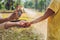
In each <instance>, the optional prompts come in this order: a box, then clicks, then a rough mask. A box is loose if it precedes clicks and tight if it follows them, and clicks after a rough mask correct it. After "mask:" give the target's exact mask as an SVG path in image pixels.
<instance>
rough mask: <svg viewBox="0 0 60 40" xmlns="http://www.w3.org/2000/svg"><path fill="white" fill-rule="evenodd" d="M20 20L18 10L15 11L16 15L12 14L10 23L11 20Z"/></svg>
mask: <svg viewBox="0 0 60 40" xmlns="http://www.w3.org/2000/svg"><path fill="white" fill-rule="evenodd" d="M18 18H19V16H18V11H17V10H16V11H14V13H12V14H11V15H10V16H9V17H8V19H9V21H11V20H16V19H18Z"/></svg>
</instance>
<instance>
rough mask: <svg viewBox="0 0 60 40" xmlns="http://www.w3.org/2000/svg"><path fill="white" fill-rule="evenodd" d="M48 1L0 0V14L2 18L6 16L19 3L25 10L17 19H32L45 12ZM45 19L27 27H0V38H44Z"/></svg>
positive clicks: (29, 39)
mask: <svg viewBox="0 0 60 40" xmlns="http://www.w3.org/2000/svg"><path fill="white" fill-rule="evenodd" d="M50 2H51V0H0V14H1V15H2V17H3V18H6V17H8V16H9V15H10V14H11V13H13V11H14V10H15V7H16V5H17V4H19V5H20V6H22V7H23V8H24V10H25V13H23V14H22V16H21V17H20V18H19V20H26V21H32V20H34V19H36V18H37V17H40V16H42V15H43V14H44V13H45V11H46V9H47V7H48V6H49V4H50ZM47 20H48V19H46V20H44V21H42V22H39V23H37V24H34V25H31V27H29V28H17V27H14V28H13V27H12V28H9V29H2V30H0V40H46V39H47V23H48V21H47Z"/></svg>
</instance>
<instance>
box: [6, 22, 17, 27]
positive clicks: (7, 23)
mask: <svg viewBox="0 0 60 40" xmlns="http://www.w3.org/2000/svg"><path fill="white" fill-rule="evenodd" d="M15 26H18V22H6V23H5V28H10V27H15Z"/></svg>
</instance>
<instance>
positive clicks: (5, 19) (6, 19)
mask: <svg viewBox="0 0 60 40" xmlns="http://www.w3.org/2000/svg"><path fill="white" fill-rule="evenodd" d="M6 21H9V19H8V18H0V23H3V22H6Z"/></svg>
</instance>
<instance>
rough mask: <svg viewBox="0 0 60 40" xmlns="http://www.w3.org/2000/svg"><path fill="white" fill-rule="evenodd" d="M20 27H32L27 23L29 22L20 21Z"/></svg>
mask: <svg viewBox="0 0 60 40" xmlns="http://www.w3.org/2000/svg"><path fill="white" fill-rule="evenodd" d="M19 25H20V27H22V28H28V27H30V26H31V24H30V22H27V21H20V24H19Z"/></svg>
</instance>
